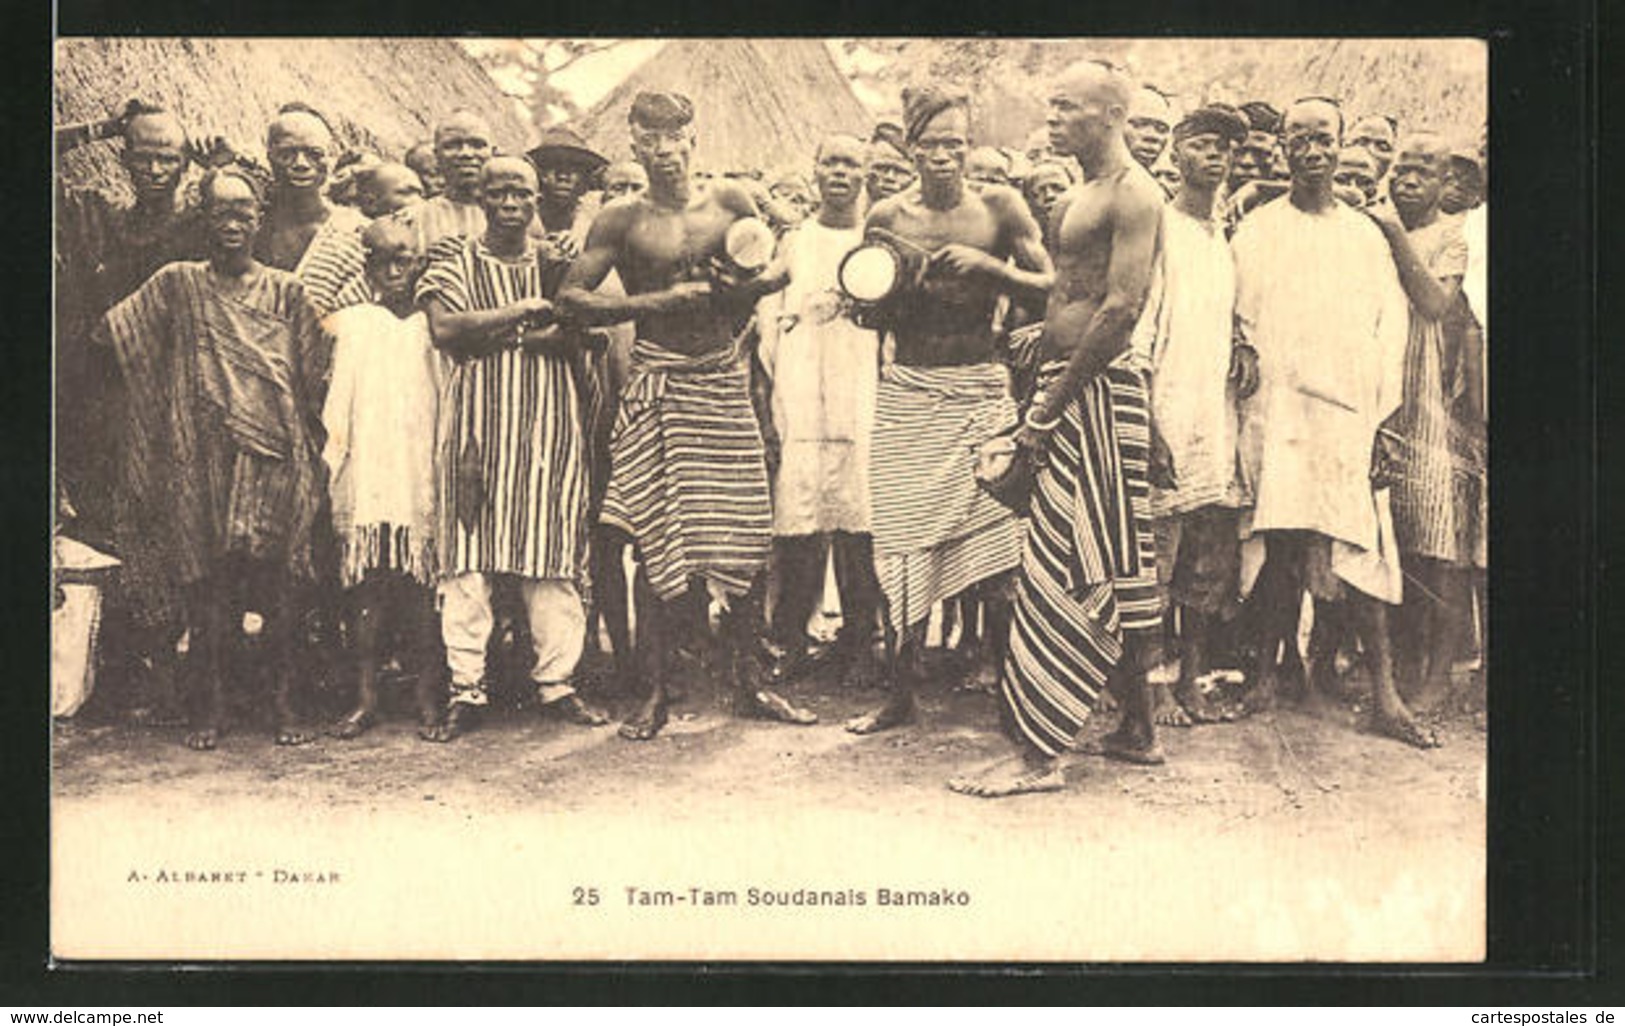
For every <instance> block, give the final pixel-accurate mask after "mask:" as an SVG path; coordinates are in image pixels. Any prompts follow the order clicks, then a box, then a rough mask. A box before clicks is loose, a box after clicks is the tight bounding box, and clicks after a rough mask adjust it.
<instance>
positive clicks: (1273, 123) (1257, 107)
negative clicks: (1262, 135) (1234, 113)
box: [1241, 100, 1281, 135]
mask: <svg viewBox="0 0 1625 1026" xmlns="http://www.w3.org/2000/svg"><path fill="white" fill-rule="evenodd" d="M1241 113H1242V115H1243V116H1244V117H1245V118H1246V119H1247V124H1248V125H1249V126H1250V127H1251V128H1252V130H1253V131H1255V132H1268V133H1270V134H1271V135H1274V134H1275V133H1277V132H1279V131H1280V130H1281V112H1280V111H1278V110H1276V109H1275V108H1274V107H1271V106H1270V105H1269V104H1268V103H1265V102H1264V101H1263V100H1253V101H1252V102H1250V103H1244V104H1242V105H1241Z"/></svg>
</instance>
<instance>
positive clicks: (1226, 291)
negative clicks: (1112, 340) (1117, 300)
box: [1133, 206, 1242, 517]
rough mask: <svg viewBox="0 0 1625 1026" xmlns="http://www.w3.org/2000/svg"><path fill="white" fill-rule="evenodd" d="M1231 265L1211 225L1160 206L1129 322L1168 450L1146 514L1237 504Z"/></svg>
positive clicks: (1218, 232) (1218, 233)
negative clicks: (1137, 308)
mask: <svg viewBox="0 0 1625 1026" xmlns="http://www.w3.org/2000/svg"><path fill="white" fill-rule="evenodd" d="M1235 302H1236V271H1235V264H1234V262H1233V261H1232V260H1231V258H1230V246H1229V244H1228V243H1226V242H1225V239H1224V233H1223V232H1222V231H1221V230H1220V229H1219V228H1218V226H1217V224H1205V223H1203V222H1201V221H1198V220H1197V219H1196V218H1194V217H1192V216H1190V215H1189V214H1187V213H1184V212H1183V211H1180V210H1177V209H1176V208H1174V207H1173V206H1169V207H1167V208H1165V210H1164V211H1163V218H1162V240H1161V245H1160V246H1159V247H1158V251H1157V259H1156V263H1155V265H1154V266H1153V268H1152V272H1151V290H1150V292H1149V294H1148V295H1147V297H1146V304H1145V310H1144V311H1143V312H1142V313H1141V315H1140V321H1139V324H1138V325H1137V326H1136V327H1135V329H1134V335H1133V347H1134V350H1135V353H1136V355H1137V356H1138V357H1139V358H1140V359H1141V360H1143V361H1144V362H1145V364H1146V366H1147V367H1148V368H1149V369H1150V371H1151V375H1152V378H1151V419H1152V422H1153V423H1155V424H1156V426H1157V430H1158V431H1159V432H1160V433H1161V435H1162V438H1163V440H1164V441H1166V442H1167V443H1168V449H1169V452H1170V453H1171V454H1172V455H1173V459H1174V478H1175V482H1176V485H1177V486H1176V487H1175V488H1173V489H1172V490H1169V491H1163V490H1161V489H1153V491H1152V495H1151V514H1152V516H1155V517H1165V516H1174V515H1177V514H1180V513H1187V512H1190V511H1191V510H1194V509H1199V508H1201V507H1203V506H1211V505H1223V506H1231V507H1234V506H1239V505H1241V504H1242V503H1241V483H1240V481H1239V480H1238V477H1237V474H1236V431H1237V413H1236V396H1235V391H1234V389H1233V387H1232V386H1231V384H1230V380H1229V379H1230V350H1231V345H1230V339H1231V327H1232V323H1233V319H1234V311H1235Z"/></svg>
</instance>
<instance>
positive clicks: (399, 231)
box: [361, 217, 418, 255]
mask: <svg viewBox="0 0 1625 1026" xmlns="http://www.w3.org/2000/svg"><path fill="white" fill-rule="evenodd" d="M417 238H418V237H417V233H416V232H414V231H413V230H412V229H411V228H409V227H407V226H406V224H405V223H403V222H401V221H397V220H396V219H394V218H393V217H384V218H380V219H378V220H376V221H374V222H373V223H371V224H369V225H367V227H366V229H365V230H363V231H362V233H361V245H362V246H363V247H365V249H366V250H367V253H368V254H369V255H370V254H373V253H389V252H398V251H401V250H409V251H413V252H416V250H417V244H418V242H417Z"/></svg>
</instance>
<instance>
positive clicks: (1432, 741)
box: [1371, 707, 1441, 748]
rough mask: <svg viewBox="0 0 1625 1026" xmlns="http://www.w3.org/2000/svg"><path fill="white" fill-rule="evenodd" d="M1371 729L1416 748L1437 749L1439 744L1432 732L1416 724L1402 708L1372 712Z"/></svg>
mask: <svg viewBox="0 0 1625 1026" xmlns="http://www.w3.org/2000/svg"><path fill="white" fill-rule="evenodd" d="M1371 729H1372V730H1373V731H1375V732H1376V733H1378V734H1382V735H1383V736H1385V737H1391V738H1393V739H1394V740H1396V741H1403V742H1405V743H1406V744H1408V745H1411V746H1413V747H1416V748H1439V747H1441V742H1440V741H1439V737H1438V735H1437V734H1435V733H1434V732H1433V731H1432V730H1430V729H1429V728H1427V727H1424V726H1422V725H1421V724H1420V723H1417V722H1416V718H1415V717H1413V716H1412V715H1411V714H1410V712H1409V711H1408V710H1406V709H1404V708H1403V707H1401V708H1399V709H1397V710H1388V711H1386V712H1384V711H1383V710H1380V709H1378V710H1373V711H1372V714H1371Z"/></svg>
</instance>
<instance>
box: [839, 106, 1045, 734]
mask: <svg viewBox="0 0 1625 1026" xmlns="http://www.w3.org/2000/svg"><path fill="white" fill-rule="evenodd" d="M903 103H904V120H905V122H906V125H905V130H906V144H907V146H908V148H909V150H910V151H911V155H912V156H913V159H914V164H915V167H916V169H917V170H918V171H919V176H920V177H919V187H918V188H917V189H911V190H909V191H907V192H905V193H902V194H899V195H896V196H892V197H891V198H889V199H887V200H884V201H882V202H880V203H878V204H876V205H875V207H874V208H873V209H872V210H871V211H870V212H869V218H868V222H867V228H868V230H869V231H870V232H871V233H873V232H874V231H875V230H877V229H878V230H880V231H881V232H882V233H884V234H887V235H889V236H890V237H891V238H893V239H896V240H898V243H899V245H900V246H902V247H905V248H913V249H914V250H916V251H925V252H927V253H929V254H930V256H929V257H928V262H927V264H926V267H925V273H924V275H923V277H922V278H921V280H920V282H919V285H918V287H917V288H913V289H911V290H910V291H908V292H906V293H905V294H903V295H901V296H899V297H898V298H897V299H896V300H895V301H894V302H893V303H891V304H889V306H890V309H891V315H890V316H887V317H886V318H885V321H886V323H885V324H884V325H883V327H884V328H885V329H887V330H889V331H890V332H891V334H892V336H893V338H894V340H895V343H896V361H895V363H892V364H889V365H887V366H886V367H885V368H883V370H882V374H881V380H880V385H879V389H878V393H877V397H876V409H875V425H874V436H873V441H872V449H871V456H870V489H871V497H872V517H873V530H874V546H875V569H876V573H877V575H878V576H879V578H880V584H881V588H882V590H883V591H884V593H885V601H886V608H887V613H886V617H887V636H888V641H892V642H893V644H890V645H888V650H889V653H888V654H889V655H890V659H889V660H888V662H889V663H890V666H889V669H890V673H889V674H888V676H889V677H890V678H891V682H892V692H891V695H890V696H889V697H888V699H887V701H886V703H885V704H884V705H883V706H882V707H881V708H880V709H878V710H876V711H875V712H872V713H869V714H868V715H865V716H861V717H859V718H857V719H855V720H853V721H851V722H850V723H848V724H847V729H848V730H850V731H852V732H853V733H857V734H871V733H874V732H876V731H881V730H885V729H887V728H889V727H893V726H896V725H898V724H900V723H904V722H906V721H908V720H910V719H912V718H913V716H914V713H915V711H916V703H915V688H916V687H917V685H918V681H919V678H920V676H921V673H922V670H923V667H922V665H921V650H922V649H923V647H924V642H925V626H926V618H927V616H928V615H929V614H930V612H931V607H932V606H934V605H936V604H937V603H938V602H941V601H943V600H944V599H947V598H949V597H950V596H953V595H958V594H959V593H961V592H963V591H965V590H967V589H969V588H972V587H973V586H976V585H983V586H984V588H986V587H987V584H988V583H992V582H995V581H996V579H997V578H999V577H1000V575H1002V574H1005V573H1006V572H1008V571H1010V570H1012V569H1014V568H1015V566H1016V564H1017V563H1018V562H1019V561H1020V558H1021V522H1020V521H1019V520H1018V519H1017V518H1016V516H1015V514H1014V513H1012V512H1011V511H1010V510H1009V509H1007V508H1006V507H1004V506H1002V505H1000V504H999V503H998V502H996V501H995V500H994V499H992V498H991V497H990V496H988V495H986V494H984V493H983V492H982V491H981V490H980V489H978V487H977V485H976V481H975V464H976V450H977V448H978V447H979V446H980V445H981V444H982V443H983V442H985V441H987V440H988V439H989V438H991V437H992V436H993V435H995V434H997V433H998V432H999V431H1001V430H1004V429H1006V428H1008V427H1010V426H1012V425H1013V424H1014V423H1015V420H1016V404H1015V400H1014V398H1013V397H1012V396H1011V393H1010V373H1009V370H1008V369H1007V368H1006V367H1005V366H1004V365H1003V364H1001V363H999V362H998V361H997V358H996V356H995V343H996V338H995V334H994V331H993V311H994V307H995V306H996V305H997V304H998V301H999V297H1000V296H1001V295H1004V294H1006V293H1011V294H1015V295H1017V296H1018V297H1019V298H1022V299H1025V300H1028V301H1029V302H1033V303H1036V302H1038V301H1039V299H1038V297H1040V296H1042V295H1043V294H1044V293H1045V292H1046V291H1047V290H1048V288H1049V286H1050V280H1051V273H1050V262H1049V257H1048V256H1047V255H1046V254H1045V252H1044V245H1043V240H1042V237H1041V234H1040V232H1039V229H1038V224H1037V222H1036V221H1034V220H1033V218H1032V215H1031V214H1030V213H1028V211H1027V205H1026V203H1025V202H1024V201H1023V200H1022V198H1021V195H1020V194H1019V193H1017V192H1016V191H1015V190H1014V189H1011V188H1009V187H1006V186H999V185H985V186H983V187H982V188H981V190H980V191H973V190H971V189H969V188H967V187H966V184H965V176H964V173H965V156H966V153H967V152H968V150H969V140H968V139H967V135H968V130H969V126H970V115H969V111H968V106H967V99H966V97H965V96H964V95H963V94H958V93H950V92H947V91H946V90H943V89H940V88H937V87H934V86H927V87H924V88H919V89H909V90H906V91H905V92H904V97H903ZM986 597H987V598H989V604H988V608H989V614H990V615H989V621H990V622H989V625H988V626H989V630H988V633H989V634H990V635H991V636H992V637H993V638H994V639H995V643H1001V642H1002V636H1003V635H1004V634H1005V626H1006V624H1007V622H1008V604H1007V603H1006V602H1005V601H1003V600H1002V598H994V596H993V595H991V594H988V595H987V596H986Z"/></svg>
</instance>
